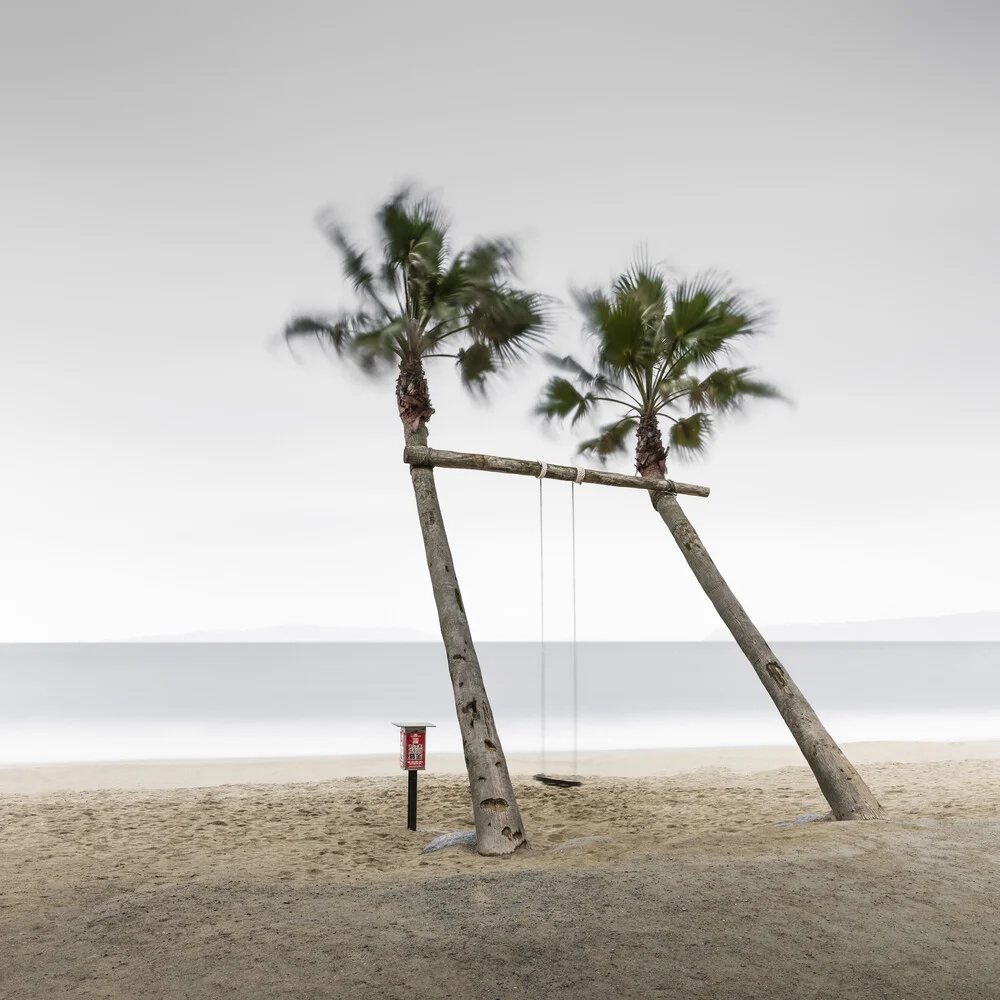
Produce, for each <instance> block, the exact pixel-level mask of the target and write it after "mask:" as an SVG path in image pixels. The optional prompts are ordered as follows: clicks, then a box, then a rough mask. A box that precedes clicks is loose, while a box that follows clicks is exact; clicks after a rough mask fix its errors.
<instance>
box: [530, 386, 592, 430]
mask: <svg viewBox="0 0 1000 1000" xmlns="http://www.w3.org/2000/svg"><path fill="white" fill-rule="evenodd" d="M593 407H594V398H593V396H591V395H590V394H589V393H582V392H580V390H579V389H577V387H576V386H575V385H573V383H572V382H570V381H569V379H565V378H560V377H559V376H558V375H553V376H552V378H550V379H549V381H548V382H546V383H545V386H544V388H543V389H542V397H541V400H540V401H539V403H538V406H537V407H536V408H535V412H536V413H537V414H538V415H539V416H542V417H545V418H546V419H547V420H553V419H556V418H559V419H561V420H565V419H566V417H572V419H571V421H570V423H571V424H576V423H578V422H579V421H580V420H582V419H583V418H584V417H585V416H586V415H587V414H588V413H589V412H590V411H591V410H592V409H593Z"/></svg>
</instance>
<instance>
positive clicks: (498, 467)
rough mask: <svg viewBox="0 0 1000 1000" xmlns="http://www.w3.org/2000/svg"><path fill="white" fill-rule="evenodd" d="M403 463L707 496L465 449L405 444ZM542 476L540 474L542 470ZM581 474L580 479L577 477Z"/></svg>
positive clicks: (682, 487) (684, 486)
mask: <svg viewBox="0 0 1000 1000" xmlns="http://www.w3.org/2000/svg"><path fill="white" fill-rule="evenodd" d="M403 461H404V462H405V463H406V464H407V465H422V466H433V467H437V468H441V469H475V470H477V471H479V472H504V473H506V474H507V475H510V476H533V477H534V478H535V479H558V480H561V481H562V482H564V483H573V482H581V483H592V484H593V485H594V486H624V487H625V488H626V489H630V490H648V491H649V492H651V493H652V492H660V491H663V492H666V493H682V494H684V495H685V496H691V497H707V496H708V494H709V492H710V491H709V488H708V487H707V486H692V485H691V484H690V483H676V482H674V480H672V479H642V478H640V477H639V476H623V475H622V474H621V473H619V472H605V471H603V470H602V469H577V468H575V467H574V466H572V465H548V464H547V463H543V462H534V461H528V460H526V459H523V458H500V457H499V456H497V455H474V454H472V453H470V452H465V451H438V450H437V449H436V448H425V447H423V446H422V445H408V446H407V447H406V449H405V450H404V451H403ZM543 464H544V466H545V468H544V475H540V473H542V472H543V469H542V466H543ZM581 475H582V478H580V476H581Z"/></svg>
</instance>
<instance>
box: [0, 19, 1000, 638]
mask: <svg viewBox="0 0 1000 1000" xmlns="http://www.w3.org/2000/svg"><path fill="white" fill-rule="evenodd" d="M998 11H1000V8H998V7H997V5H996V4H994V3H989V2H982V3H963V2H957V3H949V4H941V3H921V2H913V0H908V2H902V0H901V2H898V3H897V2H891V3H890V2H865V3H838V4H822V5H820V4H802V3H797V2H796V3H792V2H788V3H776V2H775V3H766V4H765V3H746V4H743V3H741V4H736V3H730V4H716V3H707V2H702V3H697V4H694V3H683V4H681V3H670V2H667V3H664V2H659V3H648V4H639V3H632V2H618V3H615V4H608V5H592V6H590V7H584V6H582V5H579V4H568V3H567V4H556V3H549V4H545V3H530V4H529V3H520V2H513V3H507V4H502V5H492V6H486V5H481V4H469V3H438V2H427V3H422V4H407V5H398V7H397V5H386V4H370V5H359V4H351V5H347V4H338V3H335V2H333V3H331V2H329V0H323V2H283V3H281V4H278V3H272V4H253V5H251V4H246V3H235V2H233V3H213V2H204V0H202V2H198V3H185V2H174V3H171V4H153V3H149V2H136V0H129V2H102V0H92V2H90V3H87V4H80V3H75V2H65V3H47V2H44V0H39V2H35V3H30V4H27V3H25V4H19V5H15V6H14V7H12V8H11V9H10V10H8V11H6V12H5V16H4V24H3V30H2V34H0V87H2V91H3V93H4V95H5V97H4V102H3V107H2V109H0V116H2V117H0V144H2V149H0V171H2V174H3V184H2V185H0V283H2V286H3V289H2V294H0V419H2V425H0V426H2V428H3V429H2V435H0V640H91V639H94V640H97V639H115V638H124V637H128V636H135V635H143V634H149V633H169V632H181V631H186V630H195V629H214V628H219V629H239V628H254V627H261V626H269V625H278V624H283V623H287V622H309V623H312V624H316V625H326V626H337V625H345V626H352V627H358V626H377V625H380V624H387V625H391V626H393V627H398V628H410V629H412V628H416V629H422V630H424V631H427V632H434V631H435V630H436V622H435V618H434V609H433V602H432V599H431V591H430V585H429V582H428V579H427V573H426V567H425V563H424V558H423V553H422V548H421V544H420V536H419V530H418V525H417V520H416V514H415V511H414V506H413V499H412V494H411V492H410V487H409V481H408V476H407V475H406V471H405V468H404V466H403V465H402V464H401V462H400V454H401V447H402V440H401V431H400V426H399V423H398V419H397V417H396V415H395V408H394V402H393V395H392V388H391V384H387V383H381V384H375V385H369V384H367V383H365V382H363V381H362V380H361V379H360V377H358V376H354V375H351V374H349V373H346V372H344V371H342V370H340V369H339V368H338V367H337V366H336V364H334V363H331V362H328V361H325V360H324V359H323V358H322V357H321V356H319V355H318V354H316V353H310V352H304V353H303V355H302V360H301V363H296V361H295V360H294V359H293V358H292V357H291V356H290V355H289V354H288V352H287V350H285V348H284V347H283V346H277V345H275V343H274V341H273V338H274V336H275V334H276V333H277V332H278V331H279V330H280V329H281V327H282V325H283V322H284V321H285V319H286V318H287V317H288V316H289V315H290V314H291V313H293V312H295V311H298V310H302V309H309V308H327V307H334V306H336V305H338V304H341V303H344V302H346V301H347V295H348V293H347V289H346V288H345V287H344V285H343V283H342V281H341V278H340V273H339V268H338V263H337V260H336V258H335V256H334V254H333V252H332V251H331V250H330V248H329V247H328V246H327V245H326V244H325V243H324V241H323V239H322V238H321V236H320V235H319V233H318V231H317V229H316V227H315V222H314V219H315V214H316V211H317V210H318V209H319V208H320V207H322V206H323V205H325V204H332V205H334V206H336V207H337V208H338V209H339V210H340V212H341V214H342V215H343V216H344V217H345V218H346V220H347V221H348V222H349V223H350V224H351V225H352V226H353V227H354V229H355V231H356V232H357V233H358V235H359V236H363V237H365V238H366V239H367V237H368V235H369V233H370V225H369V220H370V215H371V212H372V209H373V208H374V207H375V206H376V205H377V203H378V202H379V201H380V200H381V199H383V198H384V197H385V196H387V195H388V194H389V193H390V192H391V191H392V190H393V188H394V187H395V186H396V185H397V184H398V183H400V182H402V181H406V180H412V181H415V182H417V183H418V184H422V185H424V186H426V187H428V188H430V189H431V190H433V191H435V192H437V193H438V194H439V195H440V196H441V197H442V199H443V201H444V202H445V204H446V206H447V208H448V210H449V212H450V215H451V216H452V218H453V219H454V223H455V230H456V236H457V237H458V238H459V239H461V240H464V239H467V238H469V237H471V236H473V235H475V234H493V233H509V234H512V235H514V236H516V237H518V238H519V239H520V240H521V242H522V245H523V249H524V266H523V276H524V280H525V281H526V282H527V283H529V284H531V285H532V286H534V287H538V288H540V289H542V290H544V291H546V292H548V293H550V294H553V295H556V296H560V297H561V298H563V299H564V300H565V299H566V298H567V289H568V286H569V285H570V284H571V283H582V282H593V281H606V280H608V279H609V278H611V277H612V276H613V274H614V273H615V271H616V270H617V269H619V268H621V267H622V266H624V265H625V264H626V263H627V262H628V260H629V258H630V256H631V254H632V252H633V250H634V249H635V248H636V247H637V246H638V245H639V244H640V243H643V242H644V243H645V244H646V245H647V246H648V248H649V253H650V255H651V256H652V257H653V258H654V259H656V260H663V261H666V262H668V263H669V264H670V265H671V266H674V267H677V268H679V269H681V270H686V271H691V270H696V269H700V268H704V267H710V266H716V267H719V268H721V269H723V270H725V271H727V272H728V273H730V274H732V275H733V276H734V278H735V279H736V281H737V282H738V283H739V284H740V285H741V286H743V287H745V288H748V289H750V290H752V291H753V292H754V293H755V294H756V295H758V296H760V297H762V298H764V299H766V300H767V301H768V302H770V303H771V305H772V307H773V309H774V314H775V321H774V324H773V332H772V333H771V335H770V336H769V337H768V339H767V340H766V341H765V342H761V343H759V344H756V345H754V346H753V348H752V351H750V352H749V353H747V354H746V355H744V360H746V361H748V362H749V363H752V364H755V365H757V366H759V367H760V368H761V369H762V371H763V372H765V373H766V375H767V376H769V377H770V378H771V379H772V380H773V381H776V382H778V383H779V384H780V385H781V387H782V388H784V389H785V391H786V392H787V393H788V394H789V395H791V396H792V397H793V398H794V399H795V401H796V404H797V405H796V407H795V408H794V409H792V408H789V407H786V406H782V405H778V404H774V403H767V402H765V403H761V404H760V405H758V406H756V407H754V408H752V409H751V411H750V414H749V417H748V419H747V420H745V421H743V422H740V423H733V424H731V425H730V426H728V427H727V428H726V429H725V430H724V432H723V434H722V435H721V437H720V438H719V440H718V442H717V444H716V446H715V448H714V450H713V451H712V453H711V455H710V456H709V457H708V458H707V459H706V460H703V461H701V462H699V463H697V464H694V465H689V464H685V465H680V464H673V465H672V466H671V470H670V472H671V474H672V475H673V476H675V477H676V478H679V479H685V480H688V481H693V482H700V483H706V484H708V485H710V486H711V487H712V491H713V492H712V496H711V498H710V499H707V500H700V499H694V498H691V499H688V500H685V501H684V506H685V509H686V510H687V511H688V512H689V514H690V515H691V517H692V519H693V520H694V522H695V525H696V526H697V527H698V529H699V531H700V532H701V534H702V537H703V539H704V540H705V542H706V544H707V545H708V547H709V550H710V551H711V552H712V553H713V555H714V556H715V557H716V560H717V562H718V563H719V565H720V568H721V569H722V571H723V573H724V574H725V575H726V576H727V577H728V579H729V581H730V583H731V584H732V586H733V588H734V590H735V591H736V593H737V595H738V596H739V597H740V598H741V599H742V601H743V602H744V604H745V605H746V607H747V610H748V611H749V612H750V614H751V616H752V617H755V618H757V619H759V620H761V621H824V620H840V619H861V618H879V617H895V616H907V615H929V614H947V613H954V612H960V611H977V610H988V609H995V608H997V606H998V605H1000V598H998V596H997V594H998V590H997V582H996V576H995V568H996V565H997V562H998V560H1000V528H998V526H997V520H996V511H997V509H998V503H1000V472H998V462H997V459H996V454H997V438H998V431H1000V416H998V404H997V401H996V385H997V374H996V373H997V370H998V365H1000V335H998V329H997V317H996V307H995V302H996V295H995V289H996V281H997V274H998V273H1000V238H998V232H1000V226H998V223H1000V200H998V194H997V184H996V177H997V175H998V167H997V153H998V149H1000V129H998V127H997V108H998V106H1000V105H998V101H1000V86H998V84H1000V70H998V66H1000V61H998V60H997V58H996V53H997V51H998V45H1000V32H998V27H1000V16H998ZM577 330H578V324H577V322H576V319H575V318H574V316H573V314H572V312H571V311H570V309H569V308H568V307H567V308H566V309H565V311H564V313H563V314H562V315H561V318H560V328H559V334H558V341H559V346H564V345H565V346H569V345H572V344H573V343H574V342H575V341H576V338H577ZM431 379H432V383H431V387H432V395H433V399H434V403H435V405H436V407H437V411H438V412H437V414H436V415H435V417H434V420H433V421H432V424H431V435H432V442H433V443H434V444H436V445H438V446H439V447H447V448H455V449H466V450H477V451H487V452H493V453H499V454H510V455H516V456H522V457H538V458H545V459H547V460H549V461H556V462H558V461H566V460H571V457H572V453H573V449H574V444H573V439H572V437H571V436H569V435H568V434H552V433H548V434H547V433H546V432H543V431H541V430H539V429H538V428H537V427H536V426H534V425H533V424H532V422H531V420H530V419H529V411H530V408H531V405H532V403H533V400H534V397H535V394H536V391H537V387H538V386H539V384H540V383H541V382H542V381H543V380H544V372H543V371H542V370H541V369H539V368H538V367H535V368H529V369H526V370H524V371H523V372H521V373H519V374H518V375H517V377H516V379H514V380H512V381H510V382H509V383H507V384H505V385H502V386H501V387H500V392H499V393H498V395H497V398H496V401H495V402H494V404H493V405H492V406H490V407H484V406H483V405H481V404H477V403H474V402H471V401H470V400H469V399H468V398H467V397H465V396H464V395H463V393H462V391H461V390H460V389H458V388H457V387H456V386H455V383H454V378H453V375H452V373H451V371H449V370H448V369H447V368H441V369H434V370H432V371H431ZM619 468H621V469H622V470H623V471H627V470H628V463H627V462H624V463H622V464H621V465H620V466H619ZM438 479H439V483H440V491H441V497H442V504H443V508H444V513H445V516H446V519H447V524H448V528H449V531H450V534H451V539H452V547H453V549H454V554H455V558H456V565H457V569H458V572H459V575H460V579H461V582H462V585H463V590H464V595H465V601H466V605H467V607H468V609H469V613H470V618H471V621H472V625H473V631H474V633H475V634H476V635H477V636H479V637H481V638H483V639H500V638H518V639H530V638H533V637H535V636H537V628H538V594H537V590H538V583H537V578H538V525H537V503H538V493H537V490H538V486H537V483H536V482H534V481H533V480H528V479H516V478H514V477H505V476H487V475H482V474H474V473H467V472H448V471H442V472H440V473H439V474H438ZM545 495H546V504H547V509H546V510H547V523H548V525H549V526H550V528H551V534H550V536H549V540H548V548H547V558H548V560H549V565H548V567H547V576H548V580H549V590H548V593H547V601H548V606H549V611H550V616H551V617H550V621H549V625H548V630H549V634H550V636H552V637H565V636H566V635H568V634H569V628H570V614H569V604H568V594H569V590H570V576H569V559H568V544H567V543H568V533H569V518H568V515H569V487H568V486H563V485H561V484H548V485H547V487H546V494H545ZM577 529H578V536H579V537H578V566H579V583H578V591H579V623H580V637H581V638H584V639H611V638H615V639H686V638H700V637H702V636H703V635H705V634H706V633H708V632H710V631H711V630H712V629H714V628H715V627H716V621H715V620H714V613H713V612H712V609H711V607H710V605H709V604H708V601H707V599H706V598H705V597H704V595H703V594H702V593H701V591H700V589H699V588H698V586H697V584H696V583H695V581H694V579H693V578H692V577H691V576H690V574H689V572H688V571H687V569H686V566H685V565H684V563H683V561H682V560H681V557H680V555H679V554H678V553H677V551H676V549H675V547H674V543H673V542H672V540H671V539H670V536H669V534H668V533H667V531H666V529H665V527H663V526H662V524H661V523H660V522H659V520H658V519H657V518H656V516H655V514H654V513H653V512H652V510H651V508H650V507H649V504H648V501H647V500H646V499H645V497H643V496H641V495H638V494H632V493H631V492H626V491H620V490H601V489H598V488H596V487H584V488H583V489H582V490H581V491H580V492H579V493H578V496H577Z"/></svg>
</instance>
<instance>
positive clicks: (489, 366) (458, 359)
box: [455, 341, 497, 395]
mask: <svg viewBox="0 0 1000 1000" xmlns="http://www.w3.org/2000/svg"><path fill="white" fill-rule="evenodd" d="M455 364H456V365H457V366H458V374H459V377H460V378H461V380H462V385H464V386H465V388H466V389H468V390H470V391H471V392H474V393H478V394H480V395H484V394H485V392H486V379H487V377H488V376H490V375H492V374H494V373H495V372H496V371H497V362H496V356H495V354H494V353H493V351H492V350H491V349H490V345H489V344H484V343H482V342H481V341H477V342H476V343H473V344H470V345H469V346H468V347H463V348H461V349H460V350H459V352H458V354H457V355H456V356H455Z"/></svg>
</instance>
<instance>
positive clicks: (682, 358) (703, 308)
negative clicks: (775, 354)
mask: <svg viewBox="0 0 1000 1000" xmlns="http://www.w3.org/2000/svg"><path fill="white" fill-rule="evenodd" d="M765 321H766V313H765V310H764V309H763V308H761V307H759V306H756V305H754V304H752V303H751V302H749V301H748V300H747V299H746V298H745V297H744V296H743V295H741V294H740V293H739V292H737V291H735V290H734V289H733V287H732V285H731V284H730V282H729V281H728V279H726V278H723V277H720V276H719V275H716V274H714V273H709V274H705V275H701V276H699V277H696V278H694V279H692V280H690V281H681V282H679V283H678V284H677V286H676V288H675V289H674V292H673V302H672V309H671V312H670V315H669V316H668V317H667V320H666V331H665V332H666V337H667V342H668V343H670V344H671V345H672V346H673V348H674V350H673V360H674V361H675V365H676V366H677V367H678V368H679V367H680V366H681V365H682V366H683V367H684V368H687V367H689V366H691V365H708V364H711V363H713V362H714V361H715V360H716V359H718V358H720V357H724V356H725V355H727V354H729V353H730V352H731V351H732V349H733V348H734V347H735V346H736V341H737V340H738V339H739V338H742V337H750V336H754V335H756V334H759V333H762V332H763V327H764V323H765ZM678 363H679V364H678Z"/></svg>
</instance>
